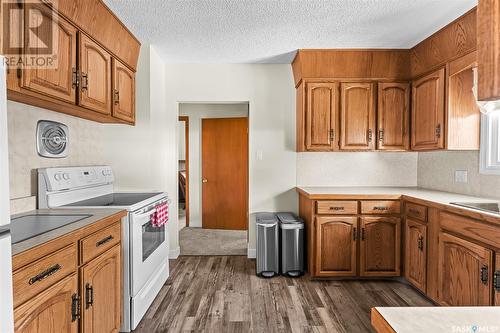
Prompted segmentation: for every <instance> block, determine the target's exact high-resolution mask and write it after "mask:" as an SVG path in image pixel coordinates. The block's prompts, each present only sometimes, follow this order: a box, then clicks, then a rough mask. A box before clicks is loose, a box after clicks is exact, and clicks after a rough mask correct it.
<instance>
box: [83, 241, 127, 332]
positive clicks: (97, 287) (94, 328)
mask: <svg viewBox="0 0 500 333" xmlns="http://www.w3.org/2000/svg"><path fill="white" fill-rule="evenodd" d="M81 276H82V279H81V281H82V285H81V291H82V299H83V301H82V316H83V318H82V319H83V331H84V332H86V333H92V332H93V333H100V332H118V330H119V329H120V318H121V313H122V307H121V306H122V302H121V259H120V245H116V246H115V247H113V248H111V249H110V250H108V251H107V252H105V253H103V254H102V255H100V256H99V257H97V258H95V259H94V260H92V261H91V262H90V263H88V264H87V265H85V266H84V267H83V268H81Z"/></svg>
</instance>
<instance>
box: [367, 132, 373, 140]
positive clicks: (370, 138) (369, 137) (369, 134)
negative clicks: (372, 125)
mask: <svg viewBox="0 0 500 333" xmlns="http://www.w3.org/2000/svg"><path fill="white" fill-rule="evenodd" d="M372 140H373V131H372V130H371V129H369V130H368V142H372Z"/></svg>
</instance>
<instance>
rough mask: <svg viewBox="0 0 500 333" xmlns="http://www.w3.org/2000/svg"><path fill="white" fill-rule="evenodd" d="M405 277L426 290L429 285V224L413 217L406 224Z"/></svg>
mask: <svg viewBox="0 0 500 333" xmlns="http://www.w3.org/2000/svg"><path fill="white" fill-rule="evenodd" d="M405 277H406V279H407V280H408V281H410V283H411V284H413V285H414V286H415V287H417V288H418V289H420V290H421V291H423V292H426V287H427V226H426V225H425V224H423V223H421V222H417V221H414V220H411V219H407V220H406V226H405Z"/></svg>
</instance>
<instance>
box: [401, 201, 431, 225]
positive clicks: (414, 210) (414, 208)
mask: <svg viewBox="0 0 500 333" xmlns="http://www.w3.org/2000/svg"><path fill="white" fill-rule="evenodd" d="M405 213H406V216H408V217H411V218H414V219H417V220H420V221H423V222H426V221H427V207H425V206H420V205H417V204H413V203H410V202H407V203H406V208H405Z"/></svg>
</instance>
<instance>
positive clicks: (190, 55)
mask: <svg viewBox="0 0 500 333" xmlns="http://www.w3.org/2000/svg"><path fill="white" fill-rule="evenodd" d="M104 1H105V2H106V4H107V5H108V6H109V7H110V8H111V9H112V10H113V11H114V12H115V13H116V14H117V16H118V17H119V18H120V19H122V21H123V22H124V23H125V24H126V25H127V26H128V27H129V29H130V30H131V31H132V32H133V33H134V34H135V35H136V36H137V37H138V38H139V39H140V40H141V42H143V43H148V44H153V45H155V46H156V47H157V49H158V51H159V52H160V54H161V55H162V56H163V57H164V59H165V61H166V62H169V63H290V62H291V60H292V59H293V56H294V54H295V50H297V49H299V48H409V47H412V46H414V45H415V44H417V43H418V42H419V41H421V40H423V39H425V38H426V37H427V36H429V35H431V34H432V33H433V32H435V31H437V30H439V29H440V28H441V27H443V26H445V25H446V24H447V23H449V22H451V21H452V20H454V19H455V18H457V17H459V16H460V15H462V14H464V13H465V12H466V11H468V10H469V9H471V8H472V7H474V6H475V5H477V0H104Z"/></svg>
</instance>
